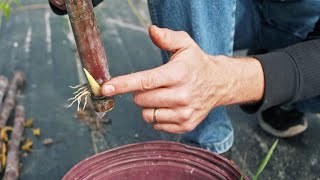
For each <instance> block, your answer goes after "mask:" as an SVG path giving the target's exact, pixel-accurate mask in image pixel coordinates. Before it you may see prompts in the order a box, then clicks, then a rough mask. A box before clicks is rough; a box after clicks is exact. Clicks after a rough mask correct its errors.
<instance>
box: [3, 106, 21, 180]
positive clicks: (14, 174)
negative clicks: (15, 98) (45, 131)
mask: <svg viewBox="0 0 320 180" xmlns="http://www.w3.org/2000/svg"><path fill="white" fill-rule="evenodd" d="M24 121H25V112H24V107H23V106H22V105H17V106H16V108H15V118H14V126H13V131H12V134H11V138H10V140H9V142H8V154H7V164H6V170H5V172H4V176H3V180H16V179H18V178H19V164H20V163H19V146H20V142H21V139H22V134H23V130H24Z"/></svg>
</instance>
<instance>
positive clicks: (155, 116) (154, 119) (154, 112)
mask: <svg viewBox="0 0 320 180" xmlns="http://www.w3.org/2000/svg"><path fill="white" fill-rule="evenodd" d="M157 115H158V109H157V108H154V111H153V118H152V124H157V123H158V122H157Z"/></svg>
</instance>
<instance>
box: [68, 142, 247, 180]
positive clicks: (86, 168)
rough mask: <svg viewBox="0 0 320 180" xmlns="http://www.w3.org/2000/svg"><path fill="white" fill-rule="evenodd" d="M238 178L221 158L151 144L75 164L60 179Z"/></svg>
mask: <svg viewBox="0 0 320 180" xmlns="http://www.w3.org/2000/svg"><path fill="white" fill-rule="evenodd" d="M240 178H241V171H240V169H239V168H238V167H237V166H236V165H235V164H234V163H233V162H232V161H230V160H227V159H225V158H223V157H222V156H220V155H217V154H214V153H211V152H209V151H206V150H203V149H200V148H195V147H190V146H186V145H183V144H180V143H176V142H168V141H153V142H146V143H137V144H131V145H127V146H123V147H120V148H116V149H112V150H109V151H106V152H103V153H100V154H97V155H95V156H92V157H90V158H88V159H85V160H83V161H81V162H80V163H78V164H77V165H75V166H74V167H73V168H72V169H71V170H70V171H69V172H68V173H67V174H66V175H65V176H64V177H63V180H74V179H81V180H82V179H97V180H100V179H101V180H102V179H103V180H117V179H126V180H180V179H181V180H209V179H210V180H212V179H221V180H226V179H230V180H234V179H240ZM243 179H248V178H247V177H244V178H243Z"/></svg>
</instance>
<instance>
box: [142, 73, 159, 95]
mask: <svg viewBox="0 0 320 180" xmlns="http://www.w3.org/2000/svg"><path fill="white" fill-rule="evenodd" d="M155 82H156V79H155V78H154V75H153V74H150V75H144V76H142V77H141V80H140V86H141V87H140V88H141V90H144V91H146V90H151V89H153V87H154V86H155Z"/></svg>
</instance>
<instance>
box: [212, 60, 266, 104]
mask: <svg viewBox="0 0 320 180" xmlns="http://www.w3.org/2000/svg"><path fill="white" fill-rule="evenodd" d="M214 61H216V62H217V61H220V62H219V64H223V65H222V66H221V68H220V70H221V73H222V74H224V76H227V79H226V81H227V85H226V88H227V93H226V95H225V97H224V98H223V101H222V102H221V105H229V104H243V103H251V102H258V101H260V100H262V98H263V95H264V87H265V80H264V73H263V68H262V65H261V64H260V62H259V61H258V60H257V59H255V58H252V57H227V56H215V57H214Z"/></svg>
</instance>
